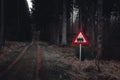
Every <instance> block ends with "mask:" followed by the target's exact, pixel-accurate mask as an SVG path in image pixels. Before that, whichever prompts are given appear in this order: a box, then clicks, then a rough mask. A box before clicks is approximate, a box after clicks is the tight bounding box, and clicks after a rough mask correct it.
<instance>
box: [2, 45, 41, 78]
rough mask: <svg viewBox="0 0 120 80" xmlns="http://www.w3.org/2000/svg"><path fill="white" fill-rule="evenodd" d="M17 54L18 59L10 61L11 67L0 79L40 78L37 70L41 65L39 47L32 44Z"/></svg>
mask: <svg viewBox="0 0 120 80" xmlns="http://www.w3.org/2000/svg"><path fill="white" fill-rule="evenodd" d="M19 56H20V57H21V56H22V57H21V58H20V57H19ZM19 56H18V58H20V59H19V60H17V59H16V60H17V61H14V62H13V63H12V64H13V65H12V66H10V68H11V69H10V70H8V71H7V72H6V74H5V75H4V76H2V77H1V78H0V80H40V75H39V74H40V73H39V72H40V68H41V66H42V64H41V63H42V60H41V49H40V47H39V46H38V45H34V44H33V45H31V46H29V47H28V48H27V49H26V51H24V54H23V53H22V55H19Z"/></svg>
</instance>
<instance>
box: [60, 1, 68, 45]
mask: <svg viewBox="0 0 120 80" xmlns="http://www.w3.org/2000/svg"><path fill="white" fill-rule="evenodd" d="M63 2H64V3H63V22H62V43H61V44H62V45H66V44H67V16H66V5H65V1H63Z"/></svg>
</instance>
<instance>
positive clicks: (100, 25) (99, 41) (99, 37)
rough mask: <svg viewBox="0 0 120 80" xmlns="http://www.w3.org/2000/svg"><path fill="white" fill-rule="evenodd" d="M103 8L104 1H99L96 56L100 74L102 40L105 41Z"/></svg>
mask: <svg viewBox="0 0 120 80" xmlns="http://www.w3.org/2000/svg"><path fill="white" fill-rule="evenodd" d="M102 6H103V0H98V3H97V7H98V9H97V10H98V17H97V18H98V24H97V55H96V67H97V69H98V71H99V72H101V70H100V56H101V54H102V47H103V46H102V40H103V34H102V28H103V22H102V20H103V16H102V12H103V10H102V8H103V7H102Z"/></svg>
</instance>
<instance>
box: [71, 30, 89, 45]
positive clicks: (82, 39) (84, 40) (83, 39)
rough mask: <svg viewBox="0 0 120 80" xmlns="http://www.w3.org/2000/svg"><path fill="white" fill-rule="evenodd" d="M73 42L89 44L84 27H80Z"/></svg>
mask: <svg viewBox="0 0 120 80" xmlns="http://www.w3.org/2000/svg"><path fill="white" fill-rule="evenodd" d="M72 44H89V41H88V40H87V37H86V36H85V34H84V33H83V31H82V29H80V30H79V31H78V33H77V35H76V36H75V38H74V39H73V41H72Z"/></svg>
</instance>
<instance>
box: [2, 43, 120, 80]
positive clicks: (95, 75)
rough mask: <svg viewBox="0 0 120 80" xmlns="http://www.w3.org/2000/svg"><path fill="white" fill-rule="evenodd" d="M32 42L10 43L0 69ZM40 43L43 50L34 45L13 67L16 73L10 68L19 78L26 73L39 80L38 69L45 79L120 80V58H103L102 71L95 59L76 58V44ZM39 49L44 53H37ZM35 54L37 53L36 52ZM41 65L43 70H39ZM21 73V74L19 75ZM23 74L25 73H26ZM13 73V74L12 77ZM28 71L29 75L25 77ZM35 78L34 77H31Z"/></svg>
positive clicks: (3, 55)
mask: <svg viewBox="0 0 120 80" xmlns="http://www.w3.org/2000/svg"><path fill="white" fill-rule="evenodd" d="M28 44H29V43H22V42H21V43H20V42H19V43H18V42H12V43H11V44H10V43H9V44H7V45H6V46H5V47H4V48H3V50H2V51H1V52H0V72H2V71H4V70H5V69H6V67H7V66H8V65H9V64H10V63H11V62H13V61H14V60H15V58H16V57H17V56H18V55H19V52H20V51H21V50H22V49H23V48H24V47H25V46H26V45H28ZM38 45H39V47H40V50H37V49H36V48H37V47H35V46H31V47H30V48H29V50H27V52H26V54H25V55H24V57H23V58H22V60H21V61H19V62H18V63H17V64H16V65H15V66H14V67H13V69H11V70H10V71H12V72H10V71H9V72H8V73H13V74H14V75H17V76H18V78H19V77H20V79H22V78H21V76H24V80H36V71H35V70H37V69H36V68H38V70H39V75H37V77H38V76H39V77H40V79H41V80H120V61H114V60H110V61H104V60H101V61H100V64H99V67H100V69H101V72H99V71H98V70H97V67H96V65H95V60H87V59H86V60H84V61H80V60H79V59H78V58H76V57H75V49H74V48H73V47H70V46H64V47H63V46H57V45H48V44H47V43H44V42H39V43H38ZM31 52H32V53H31ZM39 52H40V53H41V55H40V56H36V55H38V54H39ZM13 53H15V54H13ZM33 53H36V54H34V55H33ZM28 54H29V55H28ZM37 57H38V58H37ZM36 58H37V59H36ZM39 58H41V59H39ZM36 61H37V62H36ZM36 63H38V64H39V63H40V64H41V65H38V67H36V66H35V65H36ZM25 64H26V65H25ZM39 67H40V68H41V69H39ZM13 71H15V72H13ZM21 71H23V72H21ZM17 72H18V73H19V72H20V73H19V74H16V73H17ZM28 72H29V73H28ZM22 73H24V75H23V74H22ZM13 74H11V75H12V78H13ZM26 74H28V75H27V76H25V75H26ZM5 77H6V78H4V79H3V78H2V79H0V80H8V78H7V77H9V80H11V79H10V78H11V76H10V75H7V76H5ZM25 77H26V78H25ZM31 77H32V79H30V78H31ZM20 79H16V80H20ZM22 80H23V79H22Z"/></svg>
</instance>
